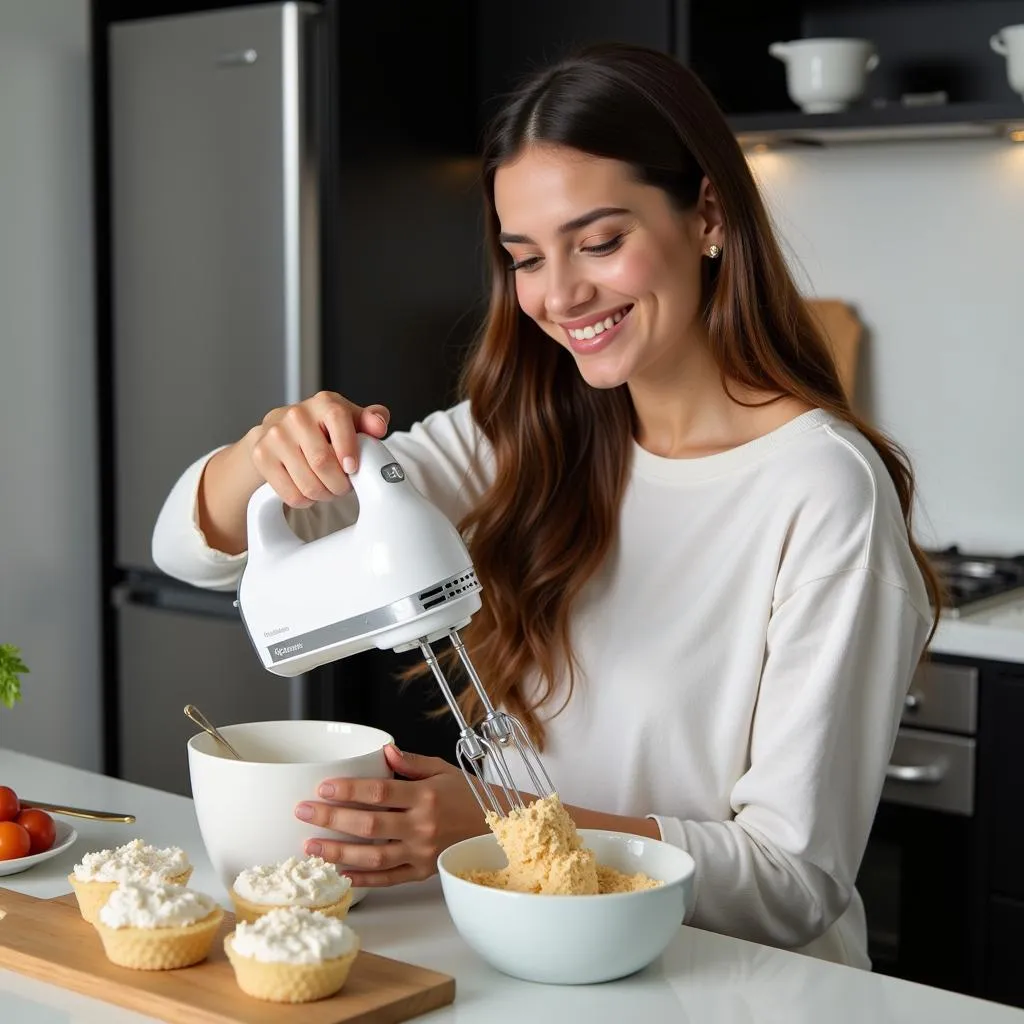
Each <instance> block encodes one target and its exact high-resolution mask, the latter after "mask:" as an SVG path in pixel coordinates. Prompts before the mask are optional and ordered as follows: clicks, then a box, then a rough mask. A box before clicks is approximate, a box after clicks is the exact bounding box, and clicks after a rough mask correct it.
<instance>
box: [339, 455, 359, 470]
mask: <svg viewBox="0 0 1024 1024" xmlns="http://www.w3.org/2000/svg"><path fill="white" fill-rule="evenodd" d="M341 468H342V469H343V470H345V472H346V473H348V474H352V473H354V472H355V471H356V460H355V459H353V458H352V456H351V455H346V456H345V458H344V459H342V460H341Z"/></svg>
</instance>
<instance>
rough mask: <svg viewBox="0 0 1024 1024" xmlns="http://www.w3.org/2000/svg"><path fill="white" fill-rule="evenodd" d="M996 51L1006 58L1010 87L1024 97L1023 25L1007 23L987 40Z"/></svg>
mask: <svg viewBox="0 0 1024 1024" xmlns="http://www.w3.org/2000/svg"><path fill="white" fill-rule="evenodd" d="M988 44H989V46H991V47H992V49H993V50H995V52H996V53H998V54H1000V55H1001V56H1003V57H1005V58H1006V77H1007V78H1008V79H1009V81H1010V88H1011V89H1013V91H1014V92H1019V93H1020V95H1021V99H1024V25H1007V26H1006V27H1005V28H1001V29H1000V30H999V31H998V32H997V33H996V34H995V35H994V36H992V38H991V39H990V40H989V41H988Z"/></svg>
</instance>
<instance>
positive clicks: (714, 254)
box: [708, 245, 722, 260]
mask: <svg viewBox="0 0 1024 1024" xmlns="http://www.w3.org/2000/svg"><path fill="white" fill-rule="evenodd" d="M708 255H709V256H710V257H711V258H712V259H713V260H717V259H718V257H719V256H721V255H722V250H721V248H720V247H719V246H717V245H711V246H709V247H708Z"/></svg>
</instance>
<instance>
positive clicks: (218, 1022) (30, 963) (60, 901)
mask: <svg viewBox="0 0 1024 1024" xmlns="http://www.w3.org/2000/svg"><path fill="white" fill-rule="evenodd" d="M0 914H3V915H4V916H3V917H2V918H0V967H6V968H9V969H10V970H12V971H17V972H18V973H19V974H26V975H28V976H29V977H31V978H38V979H40V980H42V981H46V982H49V983H50V984H52V985H58V986H60V987H61V988H68V989H72V990H73V991H75V992H80V993H82V994H83V995H87V996H92V997H93V998H94V999H100V1000H103V1001H104V1002H108V1003H116V1004H117V1005H119V1006H124V1007H127V1008H128V1009H129V1010H135V1011H136V1012H138V1013H144V1014H148V1015H149V1016H151V1017H156V1018H158V1019H160V1020H165V1021H168V1022H170V1024H300V1022H301V1024H357V1022H358V1024H394V1022H397V1021H404V1020H409V1019H410V1018H411V1017H415V1016H417V1015H419V1014H421V1013H426V1012H427V1011H428V1010H435V1009H437V1008H438V1007H439V1006H446V1005H447V1004H448V1003H450V1002H452V1000H453V999H454V998H455V979H454V978H451V977H449V976H448V975H446V974H438V973H437V972H436V971H428V970H426V969H425V968H422V967H414V966H413V965H412V964H406V963H402V962H401V961H398V960H390V959H388V958H387V957H383V956H377V955H375V954H374V953H367V952H365V951H363V952H361V953H360V954H359V956H358V957H357V959H356V962H355V963H354V964H353V965H352V971H351V973H350V974H349V977H348V980H347V981H346V982H345V987H344V988H343V989H342V990H341V992H339V993H338V995H336V996H332V997H331V998H330V999H321V1000H319V1001H317V1002H314V1003H299V1004H297V1005H294V1006H292V1005H287V1004H280V1003H268V1002H263V1001H261V1000H259V999H253V998H252V997H251V996H247V995H246V994H245V993H244V992H243V991H242V990H241V989H240V988H239V987H238V984H237V983H236V981H235V974H234V971H233V970H232V968H231V964H230V963H229V962H228V959H227V955H226V954H225V953H224V936H225V935H227V934H228V932H230V931H231V930H232V929H233V928H234V915H233V914H230V913H225V915H224V923H223V924H222V925H221V929H220V931H219V932H218V934H217V937H216V938H215V939H214V941H213V947H212V948H211V950H210V955H209V957H208V958H207V959H206V960H204V961H203V962H202V963H199V964H196V965H195V966H194V967H184V968H181V969H180V970H176V971H133V970H129V969H128V968H125V967H118V966H116V965H115V964H112V963H111V962H110V961H109V960H108V959H107V957H106V954H105V953H104V952H103V944H102V943H101V942H100V937H99V935H97V934H96V931H95V929H94V928H93V927H92V925H90V924H87V923H86V922H85V921H84V920H82V916H81V914H79V912H78V906H77V904H76V902H75V897H74V894H68V895H67V896H59V897H57V898H56V899H51V900H41V899H37V898H36V897H34V896H25V895H23V894H22V893H18V892H14V891H12V890H10V889H4V888H0Z"/></svg>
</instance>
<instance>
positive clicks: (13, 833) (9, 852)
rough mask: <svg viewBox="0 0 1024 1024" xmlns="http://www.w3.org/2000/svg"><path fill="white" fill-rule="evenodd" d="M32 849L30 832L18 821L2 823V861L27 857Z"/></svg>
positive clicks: (0, 843) (0, 842)
mask: <svg viewBox="0 0 1024 1024" xmlns="http://www.w3.org/2000/svg"><path fill="white" fill-rule="evenodd" d="M31 849H32V839H31V837H30V836H29V834H28V831H27V830H26V829H25V828H24V827H23V826H21V825H19V824H18V823H17V822H16V821H0V860H14V859H15V858H16V857H27V856H28V852H29V850H31Z"/></svg>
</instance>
